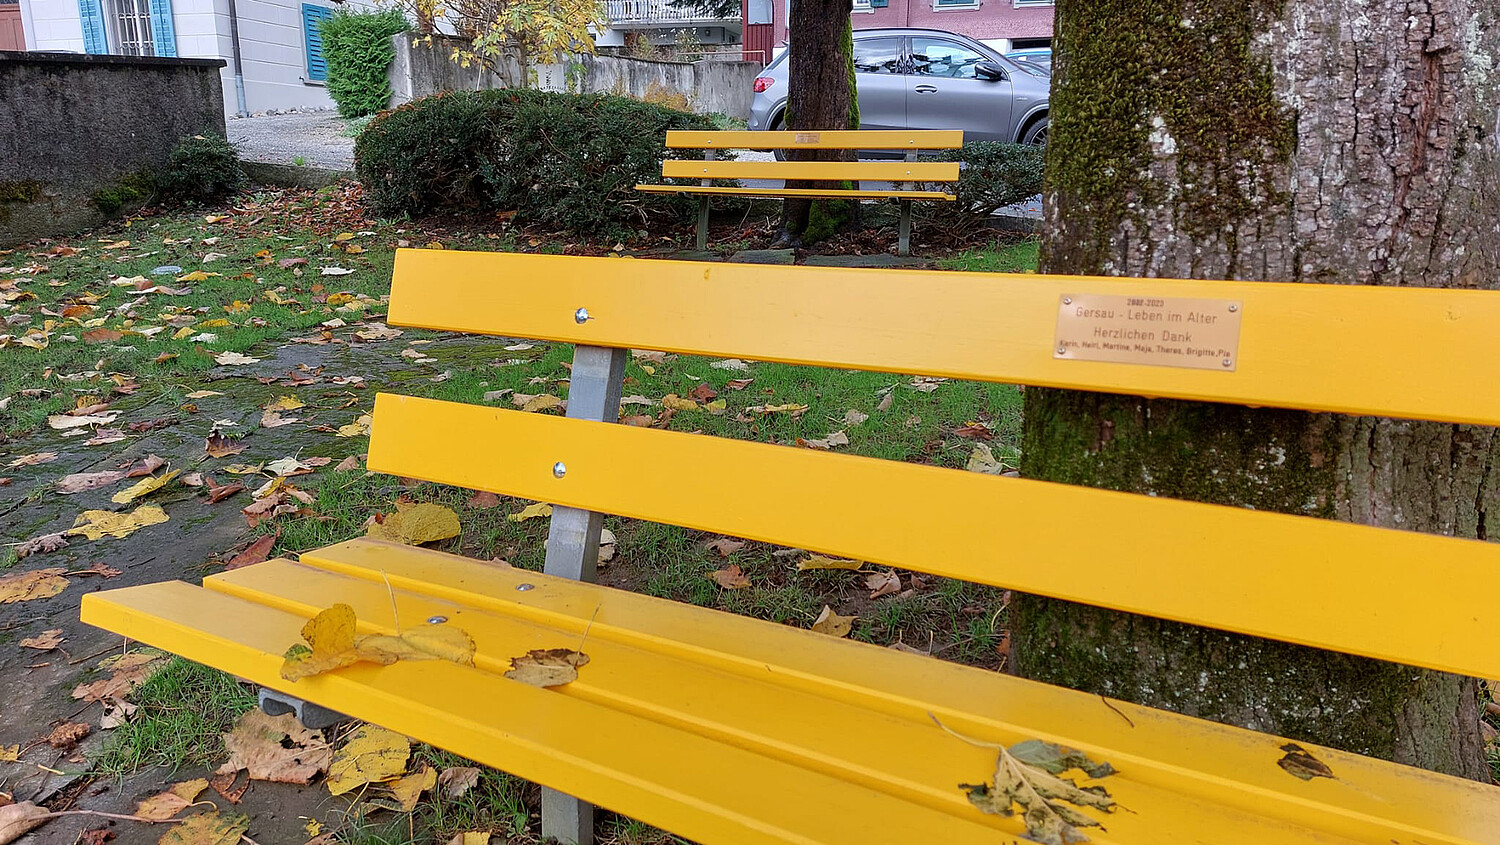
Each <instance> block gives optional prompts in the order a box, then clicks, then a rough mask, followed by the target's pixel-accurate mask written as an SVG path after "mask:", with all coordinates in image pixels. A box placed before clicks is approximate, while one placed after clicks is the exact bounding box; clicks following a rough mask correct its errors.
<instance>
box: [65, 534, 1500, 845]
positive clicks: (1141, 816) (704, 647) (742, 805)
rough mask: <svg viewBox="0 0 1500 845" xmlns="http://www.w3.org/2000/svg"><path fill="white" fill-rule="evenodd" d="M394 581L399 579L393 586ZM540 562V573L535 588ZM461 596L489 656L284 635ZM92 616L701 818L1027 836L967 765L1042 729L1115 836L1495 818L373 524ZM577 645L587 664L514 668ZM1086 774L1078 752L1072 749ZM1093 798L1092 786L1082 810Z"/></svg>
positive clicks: (436, 607)
mask: <svg viewBox="0 0 1500 845" xmlns="http://www.w3.org/2000/svg"><path fill="white" fill-rule="evenodd" d="M387 580H388V581H389V587H388V586H387ZM523 585H531V587H530V588H528V589H520V588H521V587H522V586H523ZM393 600H394V603H395V605H396V608H397V612H399V614H400V618H401V620H402V622H403V623H404V624H405V625H407V626H411V625H415V624H419V623H421V622H422V621H424V620H426V619H428V618H429V617H433V616H445V617H447V619H448V624H453V625H456V626H459V627H461V628H463V629H464V630H465V631H467V632H469V633H470V634H471V635H472V636H473V637H474V639H475V641H476V643H477V646H478V648H477V653H476V665H475V666H474V667H465V666H460V665H457V664H453V663H447V662H443V661H431V662H401V663H397V664H394V665H391V666H387V667H375V666H367V665H360V666H354V667H350V668H346V669H343V670H340V671H338V672H333V673H328V674H325V675H321V676H316V677H313V678H308V679H305V680H302V681H299V682H296V683H291V682H287V681H285V680H282V679H281V677H280V667H281V663H282V653H283V652H284V651H285V650H286V649H287V647H288V646H290V645H291V644H293V643H295V642H298V641H299V631H300V629H301V627H302V625H303V624H304V623H305V622H306V620H307V619H308V618H310V617H311V616H313V615H314V614H316V613H317V612H318V611H320V610H322V609H324V608H326V607H329V606H331V605H332V604H334V603H337V602H344V603H347V604H350V605H351V606H353V607H354V608H355V611H356V615H357V617H358V619H359V627H360V631H361V632H362V633H377V632H378V633H386V634H391V633H395V629H394V626H393V625H392V616H391V614H392V602H393ZM83 619H84V621H85V622H88V623H90V624H94V625H98V626H101V627H104V628H107V629H110V630H113V631H116V632H119V633H121V634H123V635H125V636H127V637H130V638H133V639H139V640H142V641H143V642H146V643H149V644H151V645H154V646H158V647H161V648H165V649H168V650H171V651H173V652H176V653H178V654H181V655H183V656H185V657H187V658H189V659H191V660H196V661H200V662H204V663H209V664H211V665H214V666H217V667H219V668H221V669H224V670H225V671H228V672H231V673H233V674H236V675H239V676H242V677H245V678H248V679H249V680H251V681H253V682H255V683H258V684H262V685H265V686H268V687H271V688H273V689H277V690H280V691H282V692H285V693H288V694H292V695H295V696H297V697H299V698H302V699H305V700H308V701H313V702H316V703H318V704H320V705H322V706H325V707H329V708H332V709H335V710H338V711H341V712H344V713H348V714H350V715H352V716H355V717H357V718H361V719H366V720H369V721H372V722H375V723H378V724H381V725H384V726H386V727H388V728H391V729H393V730H397V731H400V732H403V733H406V734H408V735H411V736H413V737H415V738H417V739H419V740H422V741H424V742H428V743H431V744H433V745H437V746H439V747H443V748H447V749H449V750H452V751H454V752H456V753H460V754H463V755H465V756H467V757H470V758H472V759H475V760H477V761H479V762H481V763H484V764H486V765H491V766H495V767H497V768H500V769H503V770H505V771H508V772H511V773H513V774H516V775H518V776H520V777H524V778H528V779H530V780H534V781H536V782H539V783H542V784H544V785H551V786H554V787H558V788H562V789H566V790H567V791H568V792H570V793H572V794H574V795H577V796H579V797H581V798H583V799H586V800H588V801H592V802H595V803H597V804H599V805H601V806H603V807H606V808H610V809H614V810H617V811H619V812H622V813H625V814H628V815H630V816H633V817H635V818H639V819H641V820H643V821H646V822H648V823H651V824H654V825H658V826H660V827H663V828H666V829H669V830H672V831H673V832H675V833H677V834H679V835H681V836H684V837H687V838H689V839H692V840H695V841H699V842H709V843H746V845H749V843H766V842H784V843H799V845H812V843H849V845H854V844H855V843H859V845H868V844H869V843H882V842H892V843H898V842H899V843H953V844H954V845H960V843H994V844H995V845H999V843H1011V842H1014V841H1015V837H1016V836H1018V835H1019V834H1020V833H1021V831H1022V827H1021V825H1020V824H1019V822H1018V820H1017V819H1015V818H1002V817H999V816H992V815H984V814H982V813H980V812H979V811H978V810H977V809H976V808H974V807H973V806H971V805H970V804H969V802H968V801H967V800H966V798H965V796H964V793H963V791H962V790H961V789H960V788H959V787H958V784H960V783H980V782H983V781H986V780H989V779H991V778H992V776H993V771H994V766H995V756H996V752H995V751H994V750H992V749H990V748H984V747H978V746H976V745H973V744H970V743H967V742H964V741H962V740H960V739H958V738H956V737H954V736H952V735H951V734H949V733H948V732H946V731H944V730H943V729H942V728H940V727H939V726H938V725H937V724H935V723H934V721H933V717H934V716H935V717H936V718H937V719H940V720H941V721H942V722H943V724H944V725H946V726H948V727H949V728H951V729H952V730H953V731H956V732H958V733H961V734H963V735H964V736H967V737H972V738H974V739H976V740H981V741H985V742H996V743H1005V744H1013V743H1016V742H1018V741H1021V740H1025V739H1044V740H1048V741H1053V742H1058V743H1061V744H1064V745H1068V746H1072V747H1075V748H1079V749H1081V750H1083V751H1085V752H1087V753H1088V754H1089V755H1090V756H1091V757H1092V758H1094V759H1096V760H1106V761H1108V762H1110V763H1112V764H1113V765H1114V766H1115V767H1116V768H1117V769H1118V770H1119V772H1118V773H1117V774H1115V775H1112V776H1110V777H1108V778H1106V779H1104V780H1102V781H1099V782H1098V783H1100V784H1101V785H1103V786H1106V787H1107V788H1108V789H1109V791H1110V793H1111V795H1112V796H1113V797H1114V798H1115V800H1117V801H1118V802H1119V804H1120V805H1121V806H1122V807H1123V808H1125V809H1124V810H1121V811H1119V812H1116V813H1113V814H1109V815H1107V816H1102V817H1101V821H1102V822H1103V824H1104V827H1105V828H1106V830H1104V831H1100V830H1099V829H1097V828H1089V829H1088V830H1087V832H1088V834H1089V836H1090V838H1091V840H1092V841H1094V842H1099V843H1141V844H1142V845H1144V844H1145V843H1153V845H1154V843H1175V842H1203V843H1216V844H1217V845H1269V844H1270V843H1277V844H1278V845H1281V843H1286V844H1287V845H1298V844H1299V843H1307V845H1313V843H1318V845H1335V844H1336V843H1351V842H1363V843H1380V845H1389V843H1402V845H1416V844H1417V843H1429V845H1437V843H1450V845H1452V844H1454V843H1487V844H1488V845H1494V843H1500V803H1497V802H1496V801H1495V800H1494V789H1493V787H1488V786H1484V785H1481V784H1477V783H1472V782H1467V781H1461V780H1457V779H1454V778H1449V777H1445V776H1441V775H1436V774H1432V773H1429V772H1424V771H1420V770H1417V769H1412V768H1407V767H1403V766H1397V765H1394V764H1390V763H1385V762H1381V761H1376V760H1371V759H1368V758H1364V757H1360V756H1356V755H1352V754H1346V753H1342V752H1337V751H1333V750H1330V749H1323V748H1318V747H1316V746H1311V745H1304V748H1306V749H1307V751H1308V752H1310V753H1311V754H1312V755H1313V756H1315V757H1317V758H1318V759H1319V760H1321V761H1323V762H1324V763H1325V764H1327V765H1328V767H1329V768H1330V769H1331V770H1332V772H1333V773H1334V777H1333V778H1322V777H1319V778H1314V779H1312V780H1309V781H1303V780H1300V779H1298V778H1296V777H1293V776H1292V775H1291V774H1289V773H1288V772H1286V771H1283V770H1282V769H1281V768H1279V767H1278V766H1277V762H1276V761H1277V760H1278V759H1280V758H1281V757H1282V756H1283V755H1284V752H1283V751H1282V750H1281V746H1283V745H1284V744H1285V742H1286V741H1285V740H1283V739H1279V738H1276V737H1272V736H1267V735H1264V734H1258V733H1254V732H1251V731H1245V730H1240V729H1237V728H1230V727H1225V726H1221V725H1216V724H1212V723H1209V722H1205V721H1201V720H1196V719H1192V718H1187V717H1183V716H1178V715H1173V714H1169V713H1165V712H1162V711H1157V710H1151V709H1148V708H1143V707H1138V706H1135V705H1131V704H1127V703H1124V702H1118V701H1106V700H1105V699H1103V698H1101V697H1099V696H1093V695H1087V694H1084V693H1078V692H1073V691H1069V690H1064V689H1059V688H1056V687H1050V686H1047V685H1043V684H1038V683H1034V682H1030V681H1025V680H1021V679H1017V678H1012V677H1007V676H1003V675H999V674H996V673H993V672H988V671H984V670H980V669H975V668H971V667H966V666H961V665H957V664H952V663H945V662H941V661H937V660H932V659H929V658H925V657H921V656H918V655H911V654H904V653H901V652H897V651H893V650H890V649H882V648H878V647H875V646H871V645H867V644H863V643H857V642H851V641H848V640H839V639H835V638H832V637H826V636H823V635H820V634H815V633H811V632H807V631H802V630H797V629H793V628H789V627H787V626H782V625H776V624H772V623H769V622H763V621H759V620H755V619H750V618H745V617H739V616H734V615H732V614H727V613H722V612H719V611H714V610H709V609H705V608H699V607H693V606H690V605H683V604H679V603H674V602H669V601H664V600H660V599H655V598H651V597H648V596H643V595H638V594H634V593H629V592H623V591H619V590H614V589H610V588H607V587H600V586H597V585H592V584H587V583H582V582H578V581H571V580H566V579H559V578H553V577H549V576H545V575H542V574H539V573H534V572H529V571H525V570H521V569H514V568H511V567H507V566H502V565H496V564H488V563H484V562H480V561H474V560H470V559H466V558H462V557H457V556H453V555H448V554H444V553H441V552H435V551H431V550H426V549H420V548H413V547H408V546H399V545H393V544H390V543H385V542H382V541H375V540H365V539H361V540H353V541H349V542H346V543H341V544H338V545H336V546H332V547H329V548H326V549H321V550H318V551H313V552H307V553H305V554H303V555H302V556H301V560H300V562H296V563H294V562H291V561H288V560H273V561H269V562H267V563H263V564H259V565H256V566H253V567H246V568H243V569H239V570H236V571H233V572H226V573H222V574H219V575H214V576H211V577H209V578H207V579H205V581H204V585H203V587H201V588H200V587H194V586H190V585H188V584H185V583H181V582H168V583H162V584H151V585H146V586H140V587H132V588H126V589H122V590H113V591H110V592H108V593H102V594H91V595H88V596H86V597H85V598H84V601H83ZM540 648H573V649H578V650H581V651H583V652H584V653H586V654H588V655H589V656H590V657H591V662H590V663H589V664H588V665H586V666H584V667H582V668H581V669H580V671H579V677H578V679H577V680H576V681H573V682H572V683H570V684H567V685H565V686H561V687H557V688H553V689H539V688H535V687H531V686H528V685H526V684H523V683H520V682H517V681H512V680H509V679H506V678H504V677H503V676H502V673H503V672H504V671H505V669H506V668H508V666H509V658H511V657H516V656H520V655H523V654H525V653H526V652H527V651H529V650H531V649H540ZM1075 774H1077V773H1076V772H1075ZM1089 812H1090V813H1094V814H1096V815H1098V814H1097V811H1089Z"/></svg>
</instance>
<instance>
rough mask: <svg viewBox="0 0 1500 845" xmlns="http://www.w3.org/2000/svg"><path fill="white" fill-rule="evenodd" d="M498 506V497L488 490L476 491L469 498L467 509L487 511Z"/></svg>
mask: <svg viewBox="0 0 1500 845" xmlns="http://www.w3.org/2000/svg"><path fill="white" fill-rule="evenodd" d="M499 504H500V497H499V496H496V495H495V494H494V493H491V492H490V491H488V490H478V491H476V492H475V493H474V495H472V496H470V497H469V507H471V508H478V509H480V510H489V509H490V508H493V507H495V506H497V505H499Z"/></svg>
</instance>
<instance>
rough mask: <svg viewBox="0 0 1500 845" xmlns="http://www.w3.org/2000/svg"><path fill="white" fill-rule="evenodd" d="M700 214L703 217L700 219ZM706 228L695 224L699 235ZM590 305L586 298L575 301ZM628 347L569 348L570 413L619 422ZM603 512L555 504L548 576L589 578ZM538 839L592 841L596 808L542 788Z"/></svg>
mask: <svg viewBox="0 0 1500 845" xmlns="http://www.w3.org/2000/svg"><path fill="white" fill-rule="evenodd" d="M700 219H701V218H700ZM704 231H705V230H704V229H703V228H700V229H699V235H698V237H699V240H700V241H701V240H702V239H703V233H704ZM579 305H580V306H581V307H585V308H586V307H588V303H582V302H581V303H579ZM626 358H627V350H624V349H613V348H609V347H603V346H579V347H577V348H576V349H575V350H574V352H573V374H572V377H571V379H570V380H569V382H568V416H570V417H573V418H574V419H584V420H602V421H604V422H618V421H619V419H620V389H621V387H622V386H623V380H624V377H625V361H626ZM545 457H546V458H548V459H550V460H552V461H553V463H554V467H553V474H557V473H559V472H561V473H562V477H566V475H567V471H568V470H567V456H566V455H557V456H555V457H554V456H545ZM603 527H604V514H602V513H596V512H594V511H585V510H578V509H577V508H565V507H554V508H553V509H552V522H551V525H550V526H549V528H548V531H547V562H546V565H545V567H544V570H543V571H545V572H546V573H547V574H548V575H556V576H558V577H561V578H573V579H575V580H579V581H593V580H594V576H595V572H596V569H597V567H598V564H599V532H600V530H601V529H602V528H603ZM542 839H543V840H556V841H558V842H561V843H563V845H592V843H593V841H594V807H593V805H591V804H588V803H585V802H583V801H579V800H578V799H577V798H574V797H573V796H571V795H568V794H567V793H564V792H558V791H556V790H553V789H546V788H543V789H542Z"/></svg>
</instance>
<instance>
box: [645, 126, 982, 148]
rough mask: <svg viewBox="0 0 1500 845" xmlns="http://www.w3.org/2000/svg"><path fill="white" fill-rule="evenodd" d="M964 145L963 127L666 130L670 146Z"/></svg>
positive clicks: (874, 146)
mask: <svg viewBox="0 0 1500 845" xmlns="http://www.w3.org/2000/svg"><path fill="white" fill-rule="evenodd" d="M963 145H964V133H963V130H962V129H898V130H889V129H856V130H838V131H828V132H749V131H727V132H705V131H699V130H684V129H674V130H670V131H668V132H667V147H668V148H669V149H716V150H786V149H805V150H945V149H957V148H959V147H962V146H963Z"/></svg>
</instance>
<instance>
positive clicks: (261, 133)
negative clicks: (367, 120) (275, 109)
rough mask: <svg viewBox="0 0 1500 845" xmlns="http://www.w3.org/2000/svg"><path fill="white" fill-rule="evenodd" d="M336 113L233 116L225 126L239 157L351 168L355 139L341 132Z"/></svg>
mask: <svg viewBox="0 0 1500 845" xmlns="http://www.w3.org/2000/svg"><path fill="white" fill-rule="evenodd" d="M345 125H346V124H345V121H343V120H342V119H340V118H339V116H338V113H337V112H333V111H315V112H296V113H292V114H275V115H266V116H265V117H241V118H232V119H231V120H229V121H228V123H227V124H226V125H225V128H226V129H227V130H228V132H229V140H231V141H233V142H235V143H236V144H239V147H240V157H241V158H244V159H246V160H248V161H264V162H271V163H273V164H298V161H297V159H298V158H299V157H300V158H301V159H302V161H301V164H303V165H306V166H308V167H320V168H323V169H325V170H344V171H352V170H353V169H354V139H353V138H350V137H348V136H346V135H345V134H344V127H345Z"/></svg>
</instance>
